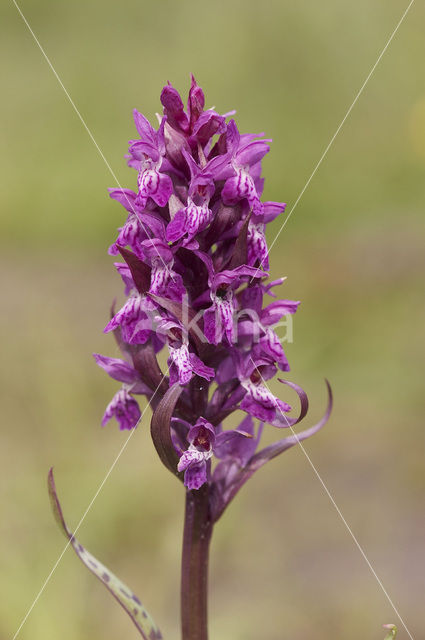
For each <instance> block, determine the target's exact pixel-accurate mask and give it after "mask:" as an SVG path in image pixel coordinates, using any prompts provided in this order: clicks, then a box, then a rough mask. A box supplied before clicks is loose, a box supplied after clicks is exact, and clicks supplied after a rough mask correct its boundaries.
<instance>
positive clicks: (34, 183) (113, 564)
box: [0, 0, 425, 640]
mask: <svg viewBox="0 0 425 640" xmlns="http://www.w3.org/2000/svg"><path fill="white" fill-rule="evenodd" d="M20 6H21V8H22V10H23V12H24V14H25V15H26V17H27V19H28V21H29V23H30V24H31V26H32V28H33V29H34V32H35V33H36V35H37V37H38V38H39V40H40V42H41V43H42V45H43V47H45V50H46V53H47V55H48V56H49V57H50V58H51V60H52V63H53V65H54V66H55V68H56V70H57V72H58V74H59V75H60V77H61V79H62V81H63V83H64V85H65V86H66V88H67V90H68V91H69V93H70V95H71V96H72V99H73V100H74V101H75V104H76V105H77V107H78V109H79V110H80V111H81V113H82V115H83V117H84V119H85V120H86V122H87V124H88V126H89V128H90V129H91V131H92V132H93V135H94V137H95V139H96V141H97V142H98V144H99V146H100V147H101V149H102V151H103V152H104V154H105V156H106V158H107V160H108V162H109V163H110V165H111V167H112V169H113V171H114V172H115V173H116V176H117V178H118V180H119V181H120V182H121V184H122V185H123V186H132V187H133V186H134V184H135V174H134V173H133V172H132V171H130V170H129V169H127V168H126V165H125V163H124V161H123V159H122V156H123V154H124V153H125V152H126V142H127V140H128V139H129V138H130V137H133V135H134V131H133V124H132V119H131V109H132V108H133V107H135V106H136V107H137V108H138V109H139V110H141V111H142V112H143V113H145V114H146V115H148V116H149V117H153V116H154V113H155V111H156V110H158V109H159V93H160V90H161V87H162V86H163V84H164V83H165V82H166V81H167V80H168V79H169V80H171V81H172V82H173V84H174V85H175V86H176V87H177V88H179V89H180V90H181V91H182V92H183V93H186V91H187V89H188V85H189V73H190V72H193V73H194V74H195V76H196V77H197V79H198V81H199V82H200V84H201V85H202V86H203V88H204V90H205V92H206V98H207V104H208V105H209V106H212V105H215V106H216V108H217V109H218V110H219V111H220V112H225V111H228V110H230V109H232V108H236V109H237V110H238V115H237V120H238V124H239V126H240V129H241V130H242V131H263V130H264V131H265V132H266V134H267V136H270V137H272V138H273V139H274V144H273V147H272V152H271V154H270V155H269V156H268V157H267V158H266V160H265V163H264V173H265V176H266V191H265V197H266V198H267V199H274V200H285V201H286V202H288V205H289V207H290V206H291V205H292V204H293V203H294V202H295V200H296V198H297V196H298V194H299V192H300V190H301V189H302V187H303V186H304V184H305V182H306V180H307V178H308V177H309V176H310V174H311V171H312V170H313V168H314V166H315V164H316V162H317V161H318V159H319V158H320V156H321V154H322V152H323V151H324V149H325V147H326V145H327V143H328V142H329V140H330V138H331V136H332V135H333V133H334V132H335V130H336V127H337V125H338V124H339V122H340V121H341V120H342V118H343V116H344V114H345V113H346V110H347V108H348V107H349V105H350V104H351V103H352V101H353V99H354V97H355V95H356V93H357V91H358V89H359V88H360V86H361V84H362V83H363V81H364V79H365V78H366V76H367V74H368V72H369V70H370V68H371V67H372V64H373V63H374V62H375V60H376V59H377V57H378V55H379V53H380V52H381V50H382V48H383V47H384V45H385V43H386V41H387V39H388V37H389V35H390V34H391V32H392V31H393V29H394V27H395V25H396V24H397V22H398V20H399V18H400V16H401V14H402V12H403V10H404V8H405V6H407V2H400V1H398V0H385V1H384V0H376V1H375V2H370V1H366V0H359V2H356V3H351V2H340V1H337V0H327V1H326V2H320V3H319V2H316V1H314V0H302V1H301V2H296V3H295V2H291V1H289V0H265V2H262V3H257V2H253V1H251V0H249V1H247V0H245V1H244V2H242V1H233V2H223V1H221V0H219V1H218V2H214V3H212V2H206V1H205V0H201V1H198V2H195V1H194V0H189V1H184V0H182V1H181V2H172V1H171V0H160V1H158V2H151V3H147V2H141V1H140V0H139V1H138V2H136V1H134V0H133V1H131V0H122V2H120V3H116V2H112V1H111V0H103V2H100V0H92V1H91V2H83V1H82V0H75V1H74V2H72V3H65V2H57V1H56V2H54V1H53V0H37V2H29V1H28V0H22V2H21V5H20ZM424 18H425V10H424V7H423V5H422V4H421V3H419V2H418V3H415V4H414V5H413V7H412V9H411V12H410V14H409V15H408V17H407V19H406V22H405V23H404V24H403V25H402V27H401V29H400V31H399V33H398V34H397V36H396V37H395V39H394V41H393V43H392V44H391V45H390V47H389V49H388V51H387V53H386V54H385V56H384V58H383V60H382V62H381V64H380V65H379V67H378V68H377V70H376V72H375V74H374V75H373V77H372V79H371V80H370V84H369V85H368V86H367V88H366V90H365V92H364V94H363V95H362V97H361V99H360V100H359V102H358V104H357V105H356V107H355V108H354V110H353V112H352V114H351V115H350V117H349V119H348V120H347V122H346V124H345V126H344V128H343V129H342V131H341V133H340V135H339V136H338V137H337V139H336V140H335V143H334V145H333V147H332V148H331V150H330V152H329V155H328V156H327V157H326V159H325V161H324V162H323V165H322V166H321V167H320V169H319V171H318V173H317V175H316V176H315V177H314V179H313V180H312V182H311V184H310V186H309V188H308V190H307V191H306V193H305V195H304V196H303V198H302V200H301V201H300V203H299V204H298V206H297V208H296V210H295V211H294V214H293V216H292V218H291V219H290V221H289V222H288V224H287V226H286V227H285V229H284V231H283V232H282V234H281V235H280V236H279V240H278V242H277V243H276V246H275V247H274V248H273V251H272V254H271V263H272V266H273V267H272V275H273V276H274V277H278V276H280V275H287V276H288V281H287V284H286V285H285V292H284V293H285V296H287V297H295V298H297V299H301V300H302V307H301V308H300V311H299V313H298V314H297V316H296V318H295V323H294V338H295V340H294V343H293V344H292V345H289V346H288V350H287V351H288V356H289V359H290V362H291V365H292V377H293V379H294V380H296V381H297V382H299V383H300V384H302V385H303V386H304V387H305V388H306V389H307V391H308V392H309V394H310V398H311V404H312V416H311V417H310V420H313V419H314V418H315V417H318V416H319V415H320V413H321V411H322V410H323V406H324V396H325V391H324V385H323V382H322V379H323V377H324V376H325V375H326V376H327V377H328V378H329V379H330V380H331V382H332V385H333V388H334V392H335V398H336V405H335V410H334V413H333V416H332V419H331V421H330V423H329V425H328V426H327V427H326V429H325V430H324V431H323V432H322V433H321V434H320V435H318V436H317V437H316V438H314V439H313V440H311V441H309V442H308V443H307V445H306V449H307V451H308V453H309V455H310V456H311V459H312V461H313V462H314V465H315V466H316V467H317V469H318V471H319V473H320V474H321V476H322V477H323V480H324V482H325V483H326V485H327V487H328V488H329V490H330V492H331V494H332V495H333V497H334V499H335V501H336V503H337V504H338V506H339V507H340V509H341V511H342V513H343V514H344V517H345V518H346V520H347V522H348V523H349V525H350V526H351V527H352V530H353V532H354V533H355V535H356V536H357V538H358V540H359V542H360V544H361V545H362V546H363V547H364V549H365V550H366V553H367V555H368V558H369V560H370V562H371V563H372V565H373V567H374V569H375V570H376V572H377V574H378V575H379V576H380V578H381V579H382V582H383V583H384V585H385V587H386V589H387V590H388V592H389V593H390V595H391V597H392V598H393V600H394V603H395V604H396V606H397V607H398V609H399V611H400V613H401V615H402V617H403V618H404V620H405V622H406V624H407V626H408V627H409V629H410V631H411V632H412V634H413V635H414V637H415V638H416V639H418V638H421V637H422V638H423V637H425V628H424V624H423V618H422V610H423V594H424V589H425V577H424V576H425V571H424V564H425V556H424V541H423V532H424V525H425V516H424V511H423V494H424V489H425V473H424V462H423V451H424V444H425V437H424V430H423V416H424V391H423V360H424V351H425V348H424V339H423V324H424V322H423V321H424V301H423V273H424V266H425V264H424V263H425V258H424V252H423V234H424V226H425V225H424V217H423V210H424V204H425V196H424V190H423V185H424V172H425V77H424V74H423V59H424V56H425V43H424V39H423V22H424ZM0 20H1V25H2V34H1V39H0V49H1V54H2V55H1V60H2V63H1V64H2V85H1V86H2V100H1V103H0V118H1V122H2V125H3V126H2V127H1V133H0V135H1V142H2V153H1V155H0V163H1V165H0V175H1V177H2V182H3V188H2V190H1V195H0V199H1V200H0V201H1V222H0V225H1V226H0V236H1V240H0V242H1V254H0V277H1V279H2V303H3V309H4V313H3V314H2V317H1V321H0V322H1V325H0V329H1V335H2V336H3V340H2V364H3V366H2V371H1V377H2V378H1V384H0V393H1V415H2V418H3V427H2V444H1V447H0V465H1V470H2V482H1V485H0V496H1V497H0V509H1V517H0V540H1V545H2V549H3V551H2V553H1V554H0V574H1V585H0V638H2V639H3V638H4V639H6V638H11V637H12V636H13V634H14V633H15V631H16V629H17V627H18V625H19V623H20V621H21V620H22V618H23V616H24V614H25V612H26V610H27V609H28V607H29V606H30V604H31V602H32V601H33V598H34V597H35V595H36V593H37V592H38V590H39V588H40V587H41V585H42V583H43V581H44V580H45V578H46V576H47V574H48V573H49V571H50V569H51V567H52V565H53V564H54V562H55V560H56V559H57V557H58V555H59V554H60V552H61V551H62V549H63V546H64V539H63V538H62V537H61V535H60V533H59V531H58V530H57V528H56V526H55V523H54V521H53V519H52V517H51V514H50V511H49V504H48V501H47V493H46V487H45V477H46V474H47V470H48V468H49V466H51V465H52V464H54V465H55V469H56V481H57V485H58V489H59V492H60V496H61V499H62V502H63V506H64V509H65V514H66V516H67V518H68V521H69V523H70V525H73V526H75V524H76V523H77V522H78V521H79V519H80V517H81V515H82V513H83V512H84V510H85V508H86V506H87V505H88V503H89V501H90V500H91V498H92V496H93V494H94V493H95V491H96V489H97V487H98V486H99V484H100V482H101V481H102V479H103V477H104V475H105V473H106V472H107V470H108V469H109V467H110V464H111V463H112V461H113V460H114V458H115V456H116V454H117V452H118V451H119V449H120V447H121V446H122V444H123V442H124V439H125V437H126V434H122V433H119V432H118V431H117V429H116V428H115V426H113V425H110V426H108V427H107V428H106V429H104V430H101V428H100V426H99V422H100V418H101V415H102V412H103V408H104V406H105V404H106V403H107V402H108V401H109V398H110V397H111V395H112V393H113V392H114V389H115V388H116V385H115V384H114V383H113V382H112V381H110V380H108V379H107V378H106V376H104V375H102V372H101V371H99V370H98V369H97V368H96V367H95V365H94V363H93V361H92V358H91V352H93V351H100V352H101V353H105V354H108V355H113V354H114V351H115V350H114V346H113V344H112V339H111V338H110V337H107V336H104V335H103V334H102V328H103V326H104V324H105V323H106V320H107V314H108V308H109V304H110V301H111V300H112V298H113V297H114V296H115V295H116V294H117V292H118V291H119V290H120V283H119V281H118V278H117V276H116V274H115V273H114V269H113V267H112V261H111V259H110V258H109V257H108V256H107V255H106V247H107V246H108V244H109V243H110V242H111V241H112V239H113V238H114V233H115V229H116V227H117V226H118V225H119V224H120V223H121V221H122V219H123V217H122V212H121V211H120V209H119V207H118V205H116V204H115V203H113V202H111V201H110V200H109V199H108V197H107V193H106V189H107V187H108V186H114V185H115V181H114V179H113V178H112V176H111V174H110V173H109V171H108V168H107V167H106V166H105V164H104V163H103V161H102V159H101V158H100V156H99V153H98V151H97V150H96V148H95V147H94V145H93V143H92V142H91V140H90V139H89V137H88V135H87V132H86V131H85V130H84V128H83V127H82V125H81V122H80V121H79V120H78V118H77V117H76V115H75V113H74V112H73V111H72V108H71V106H70V104H69V102H68V101H67V100H66V97H65V95H64V93H63V91H62V89H61V88H60V86H59V85H58V83H57V81H56V79H55V78H54V76H53V74H52V72H51V70H50V69H49V68H48V65H47V64H46V61H45V60H44V59H43V57H42V55H41V53H40V51H39V50H38V49H37V47H36V45H35V43H34V41H33V39H32V38H31V35H30V34H29V32H28V30H27V29H26V27H25V25H24V23H23V21H22V19H21V18H20V16H19V14H18V12H17V11H16V8H15V7H14V5H13V4H12V2H10V1H8V2H5V3H3V4H2V5H1V7H0ZM279 225H280V223H279V221H276V223H274V226H272V228H271V229H270V236H269V239H270V241H271V240H272V238H273V237H274V236H275V235H276V233H277V232H278V230H279ZM274 435H275V433H273V430H272V429H271V428H270V430H269V434H268V437H272V436H274ZM182 506H183V493H182V490H181V487H180V486H178V485H177V483H176V482H175V481H174V479H173V478H172V477H171V476H170V475H169V474H167V473H166V472H165V471H164V470H163V468H162V467H161V465H160V463H159V461H158V460H157V458H156V456H155V455H154V453H153V448H152V445H151V442H150V438H149V433H148V420H146V422H145V424H144V425H143V426H142V428H140V429H139V430H138V431H137V432H136V433H135V435H134V437H133V438H132V439H131V442H130V444H129V446H128V448H127V449H126V450H125V452H124V453H123V455H122V456H121V458H120V460H119V462H118V464H117V466H116V468H115V469H114V471H113V473H112V475H111V477H110V478H109V480H108V481H107V483H106V485H105V487H104V489H103V491H102V493H101V494H100V495H99V497H98V499H97V500H96V502H95V504H94V506H93V508H92V509H91V510H90V513H89V515H88V516H87V518H86V520H85V522H84V524H83V525H82V527H81V529H80V532H79V537H80V539H81V540H82V541H83V542H84V543H85V544H86V545H87V547H88V548H89V549H90V550H91V551H92V552H93V553H94V554H95V555H97V556H98V557H99V558H100V559H101V560H103V561H104V562H105V563H106V564H107V565H108V566H109V567H110V568H111V569H112V570H113V571H115V572H116V573H117V574H118V575H119V576H121V577H122V578H123V579H124V580H125V581H126V582H127V583H128V584H129V585H130V586H132V587H133V588H134V590H135V591H136V593H138V594H139V595H140V596H141V597H142V598H143V600H144V602H145V603H146V605H147V606H148V608H149V610H150V611H151V613H152V615H153V616H154V617H155V618H156V620H157V621H158V622H159V624H160V626H161V628H162V630H163V633H164V637H165V638H167V640H175V639H176V638H178V637H179V631H178V623H177V620H178V606H179V605H178V580H179V553H180V541H181V527H182ZM112 605H113V602H112V599H111V598H110V596H109V595H108V594H107V593H106V591H105V592H104V590H103V589H102V587H101V586H100V584H98V583H97V582H96V581H95V579H94V578H93V577H92V576H91V575H90V574H89V573H88V572H87V571H86V570H85V569H84V568H83V567H82V565H80V564H79V562H78V560H77V559H76V558H75V556H74V555H73V554H72V553H71V552H67V554H66V555H65V557H64V558H63V560H62V562H61V563H60V565H59V567H58V569H57V570H56V572H55V574H54V576H53V578H52V580H51V582H50V583H49V585H48V586H47V588H46V590H45V592H44V593H43V595H42V596H41V598H40V600H39V602H38V603H37V605H36V606H35V608H34V610H33V612H32V614H31V616H30V617H29V618H28V621H27V623H26V624H25V626H24V627H23V629H22V631H21V633H20V636H19V638H20V639H21V640H26V639H31V640H53V639H55V638H58V637H60V638H61V639H62V640H71V639H72V640H83V639H86V638H102V640H109V639H111V640H112V639H113V638H116V637H121V636H125V637H126V638H129V639H130V638H136V637H138V636H137V632H136V630H135V629H134V628H133V627H132V625H131V622H130V621H129V620H127V619H126V617H125V614H124V613H123V612H122V611H121V610H120V609H119V607H118V606H112ZM210 611H211V637H212V639H220V640H254V639H257V638H258V637H261V638H264V639H267V640H281V639H282V638H290V639H291V640H307V639H312V638H314V639H315V640H329V638H344V640H358V638H362V639H363V638H364V639H366V638H370V639H371V640H372V639H374V638H376V639H377V640H381V638H382V637H383V635H384V634H383V633H382V631H381V630H380V625H381V624H382V623H384V622H395V623H398V620H397V618H396V615H395V613H394V612H393V610H392V608H391V606H390V605H389V603H388V601H387V599H386V598H385V596H384V594H383V592H382V591H381V589H380V587H379V585H378V583H377V582H376V580H375V578H374V577H373V576H372V574H371V572H370V571H369V569H368V567H367V565H366V563H365V561H364V559H363V558H362V557H361V555H360V553H359V551H358V549H357V548H356V546H355V544H354V542H353V540H352V538H351V537H350V535H349V533H348V532H347V530H346V528H345V527H344V525H343V523H342V522H341V519H340V518H339V516H338V514H337V513H336V511H335V509H334V507H333V506H332V504H331V502H330V501H329V498H328V497H327V495H326V494H325V492H324V490H323V487H322V486H321V485H320V483H319V481H318V479H317V477H316V476H315V475H314V472H313V471H312V469H311V467H310V465H309V463H308V461H307V460H306V458H305V457H304V455H303V454H302V452H301V451H300V450H296V449H293V450H292V451H291V452H289V453H288V454H285V455H284V456H282V458H281V459H279V460H277V461H274V462H272V463H271V464H270V465H269V467H268V468H266V469H264V470H262V471H260V472H259V473H258V476H257V477H255V479H253V480H251V481H250V483H249V485H248V486H247V487H246V488H245V489H244V491H243V492H242V493H241V495H240V496H239V497H238V498H237V500H236V501H235V502H234V504H233V506H232V508H231V509H230V510H229V512H228V513H226V514H225V516H224V517H223V520H222V521H221V522H220V523H219V525H218V526H217V530H216V532H215V538H214V542H213V548H212V566H211V607H210ZM399 626H401V625H399ZM399 637H400V640H401V639H403V638H407V634H406V632H405V631H404V630H403V629H402V630H401V631H400V636H399Z"/></svg>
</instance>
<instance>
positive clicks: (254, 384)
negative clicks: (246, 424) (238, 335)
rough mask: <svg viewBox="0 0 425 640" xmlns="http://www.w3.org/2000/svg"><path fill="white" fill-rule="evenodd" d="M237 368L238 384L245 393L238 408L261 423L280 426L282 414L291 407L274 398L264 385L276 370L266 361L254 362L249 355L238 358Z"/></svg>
mask: <svg viewBox="0 0 425 640" xmlns="http://www.w3.org/2000/svg"><path fill="white" fill-rule="evenodd" d="M237 368H238V375H239V379H240V383H241V385H242V387H243V388H244V389H245V391H246V395H245V396H244V398H243V400H242V402H241V404H240V408H241V409H242V410H243V411H246V412H247V413H249V414H250V415H252V416H253V417H254V418H258V419H259V420H261V421H262V422H268V423H269V424H275V425H276V426H277V425H278V424H279V426H280V423H281V421H282V419H284V416H283V414H284V413H287V412H288V411H291V407H290V405H289V404H288V403H287V402H283V401H282V400H280V399H279V398H276V396H274V395H273V394H272V392H271V391H270V389H269V388H268V386H266V384H265V381H266V380H267V379H269V378H271V377H272V376H273V375H274V373H275V371H276V369H275V368H274V367H273V365H271V364H270V363H268V362H267V359H261V360H255V361H254V359H253V357H252V355H251V354H248V355H246V356H242V357H239V362H238V366H237ZM287 426H289V423H288V425H287Z"/></svg>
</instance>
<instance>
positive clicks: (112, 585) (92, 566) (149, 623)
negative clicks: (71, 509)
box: [48, 469, 162, 640]
mask: <svg viewBox="0 0 425 640" xmlns="http://www.w3.org/2000/svg"><path fill="white" fill-rule="evenodd" d="M48 488H49V496H50V500H51V503H52V509H53V514H54V516H55V519H56V521H57V523H58V524H59V526H60V528H61V529H62V531H63V532H64V534H65V536H66V537H67V538H68V540H69V544H70V545H71V546H72V548H73V549H74V551H75V553H76V554H77V556H78V557H79V558H80V560H81V562H83V563H84V564H85V565H86V567H87V569H89V571H91V572H92V573H93V574H94V575H95V576H96V578H98V579H99V580H100V581H101V582H102V583H103V584H104V585H105V587H106V588H107V589H108V591H109V592H110V593H111V594H112V595H113V596H114V598H115V599H116V600H117V601H118V602H119V603H120V605H121V606H122V607H123V609H124V610H125V611H126V612H127V613H128V615H129V616H130V618H131V619H132V621H133V622H134V624H135V626H136V627H137V629H138V630H139V632H140V634H141V636H142V637H143V638H144V639H145V640H161V639H162V635H161V632H160V630H159V629H158V627H157V626H156V624H155V622H154V621H153V620H152V618H151V616H150V615H149V613H148V612H147V611H146V609H145V608H144V606H143V605H142V603H141V602H140V600H139V598H138V597H137V596H136V595H134V593H133V592H132V591H131V589H129V588H128V587H127V586H126V585H125V584H124V583H123V582H121V580H119V579H118V578H117V577H116V576H115V575H114V574H113V573H112V572H111V571H109V569H107V568H106V567H105V566H104V565H103V564H102V563H101V562H99V560H97V559H96V558H95V557H94V556H92V554H91V553H89V551H87V549H85V548H84V547H83V545H82V544H80V543H79V542H78V540H77V539H76V538H75V537H74V534H73V533H72V532H71V531H70V530H69V528H68V526H67V524H66V522H65V519H64V516H63V512H62V507H61V505H60V503H59V499H58V496H57V493H56V486H55V480H54V477H53V469H50V471H49V475H48Z"/></svg>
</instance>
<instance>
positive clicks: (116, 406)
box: [102, 387, 141, 431]
mask: <svg viewBox="0 0 425 640" xmlns="http://www.w3.org/2000/svg"><path fill="white" fill-rule="evenodd" d="M140 417H141V413H140V409H139V405H138V404H137V402H136V400H135V399H134V398H133V397H132V396H131V395H130V393H129V391H128V390H127V389H126V388H125V387H123V388H122V389H120V390H119V391H118V392H117V393H116V394H115V395H114V397H113V398H112V400H111V402H110V403H109V404H108V406H107V407H106V411H105V414H104V416H103V418H102V426H103V427H104V426H105V425H106V423H107V422H108V421H109V420H111V418H115V419H116V420H117V422H118V424H119V427H120V429H121V431H122V430H124V429H133V428H134V427H135V426H136V425H137V423H138V422H139V420H140Z"/></svg>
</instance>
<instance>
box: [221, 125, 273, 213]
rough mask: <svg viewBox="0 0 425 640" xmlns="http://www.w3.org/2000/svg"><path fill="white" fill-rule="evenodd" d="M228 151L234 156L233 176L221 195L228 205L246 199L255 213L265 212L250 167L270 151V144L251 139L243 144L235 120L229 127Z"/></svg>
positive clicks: (232, 162)
mask: <svg viewBox="0 0 425 640" xmlns="http://www.w3.org/2000/svg"><path fill="white" fill-rule="evenodd" d="M227 141H228V145H227V146H228V153H229V154H230V155H231V156H232V160H231V166H232V169H233V174H234V175H233V176H232V177H229V178H228V179H227V180H226V182H225V184H224V187H223V191H222V193H221V197H222V198H223V202H224V203H225V204H228V205H235V204H236V203H237V202H239V201H240V200H244V199H246V200H247V201H248V204H249V206H250V209H251V210H252V212H253V214H254V215H261V214H262V213H263V205H262V203H261V201H260V197H259V194H258V191H257V187H256V185H255V180H254V177H253V176H252V175H251V172H250V167H251V166H253V165H254V166H255V165H257V164H258V163H259V162H260V161H261V159H262V158H263V156H264V155H265V154H266V153H267V152H268V151H269V147H268V145H267V144H266V143H265V142H264V141H262V140H257V141H250V142H249V143H248V144H246V145H244V144H242V145H241V137H240V134H239V131H238V129H237V127H236V124H235V122H234V120H231V121H230V122H229V124H228V127H227Z"/></svg>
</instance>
